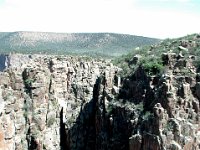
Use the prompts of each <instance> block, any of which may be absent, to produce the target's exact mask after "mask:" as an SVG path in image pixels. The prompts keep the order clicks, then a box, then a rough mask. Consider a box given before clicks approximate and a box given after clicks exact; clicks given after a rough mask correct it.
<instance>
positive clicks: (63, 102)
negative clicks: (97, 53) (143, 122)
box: [0, 55, 118, 150]
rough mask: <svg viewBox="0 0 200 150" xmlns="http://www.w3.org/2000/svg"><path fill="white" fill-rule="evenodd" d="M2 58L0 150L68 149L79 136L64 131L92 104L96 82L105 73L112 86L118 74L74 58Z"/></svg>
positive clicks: (98, 63) (110, 68)
mask: <svg viewBox="0 0 200 150" xmlns="http://www.w3.org/2000/svg"><path fill="white" fill-rule="evenodd" d="M5 59H9V62H7V63H9V65H8V66H9V67H7V68H5V69H6V70H5V71H4V72H1V73H0V77H1V78H0V87H1V88H0V120H1V121H0V149H2V150H15V149H16V150H22V149H37V150H41V149H48V150H57V149H61V148H63V149H65V148H66V147H70V148H71V149H74V146H76V145H75V141H74V140H75V139H76V138H84V136H81V135H78V134H76V133H67V130H68V129H70V128H72V127H73V128H75V127H74V125H75V122H76V120H77V118H78V117H80V116H79V115H80V113H81V111H82V109H84V107H86V105H88V103H89V102H90V101H91V100H92V99H93V95H94V93H93V87H94V84H95V83H96V80H97V78H98V77H100V76H101V75H103V74H104V72H106V74H107V77H106V78H107V79H108V80H109V84H110V86H111V87H112V84H113V83H112V79H113V78H114V75H115V72H117V70H118V68H117V67H114V66H113V65H111V64H110V63H109V62H106V61H101V60H100V61H95V60H94V61H88V60H86V58H76V57H64V56H58V57H56V56H42V55H32V56H31V57H29V56H27V55H12V56H9V57H7V58H5V57H3V56H2V59H1V60H2V61H5ZM15 62H16V63H15ZM89 111H90V110H89ZM87 115H88V113H87V112H85V114H84V117H87ZM82 119H83V118H82ZM77 128H79V126H77ZM79 129H80V128H79ZM73 132H76V131H74V130H73ZM67 134H69V135H67ZM82 134H83V135H84V134H85V133H84V131H83V133H82ZM68 138H69V139H68ZM82 142H84V141H82ZM77 146H78V145H77ZM81 146H82V144H81V143H79V147H81Z"/></svg>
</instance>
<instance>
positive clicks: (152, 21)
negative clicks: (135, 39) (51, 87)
mask: <svg viewBox="0 0 200 150" xmlns="http://www.w3.org/2000/svg"><path fill="white" fill-rule="evenodd" d="M198 8H199V9H198ZM5 31H43V32H70V33H72V32H114V33H126V34H133V35H142V36H148V37H156V38H168V37H170V38H172V37H180V36H184V35H187V34H191V33H200V0H0V32H5Z"/></svg>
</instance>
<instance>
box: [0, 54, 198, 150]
mask: <svg viewBox="0 0 200 150" xmlns="http://www.w3.org/2000/svg"><path fill="white" fill-rule="evenodd" d="M7 57H8V58H9V59H7V60H9V61H7V62H9V65H6V66H9V67H5V68H4V72H1V73H0V87H1V88H0V150H1V149H2V150H10V149H11V150H15V149H16V150H21V149H31V150H44V149H47V150H57V149H63V150H165V149H166V150H168V149H169V150H181V149H184V150H198V149H200V120H199V119H200V116H199V115H200V113H199V111H200V109H199V108H200V103H199V98H200V95H199V92H200V77H199V76H200V75H199V72H198V70H196V68H195V67H194V66H193V64H192V59H191V57H190V58H184V57H180V55H179V54H176V53H165V54H163V55H162V59H163V65H164V66H165V71H164V72H163V73H162V74H160V75H147V74H146V72H145V70H144V69H143V67H142V66H139V67H138V68H137V69H136V71H135V72H134V73H133V74H132V75H131V76H129V77H127V78H123V79H122V80H121V78H120V77H119V76H118V74H117V73H118V71H120V69H119V68H117V67H115V66H113V65H112V63H110V62H108V61H104V60H98V61H97V60H88V58H83V57H70V56H44V55H31V56H28V55H12V56H7ZM12 60H18V63H13V62H15V61H12ZM7 64H8V63H7Z"/></svg>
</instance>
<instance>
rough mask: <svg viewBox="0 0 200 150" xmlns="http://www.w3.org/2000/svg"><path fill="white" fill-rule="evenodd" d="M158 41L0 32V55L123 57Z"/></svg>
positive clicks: (121, 36)
mask: <svg viewBox="0 0 200 150" xmlns="http://www.w3.org/2000/svg"><path fill="white" fill-rule="evenodd" d="M158 41H159V40H158V39H154V38H147V37H142V36H134V35H126V34H113V33H46V32H0V52H1V53H9V52H22V53H48V54H88V55H93V56H94V55H102V56H104V55H105V56H107V55H108V56H120V55H122V54H126V53H127V52H129V51H131V50H132V49H134V48H136V47H140V46H142V45H151V44H155V43H157V42H158Z"/></svg>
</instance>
